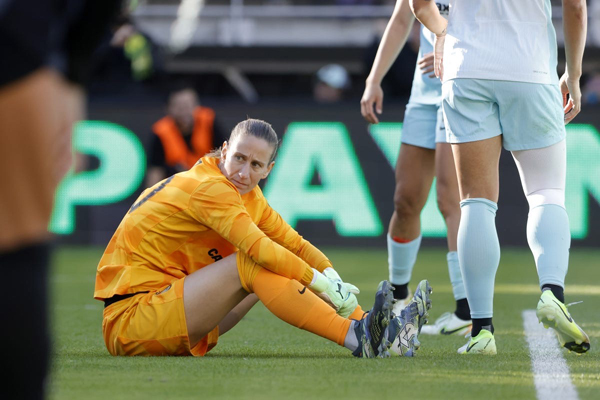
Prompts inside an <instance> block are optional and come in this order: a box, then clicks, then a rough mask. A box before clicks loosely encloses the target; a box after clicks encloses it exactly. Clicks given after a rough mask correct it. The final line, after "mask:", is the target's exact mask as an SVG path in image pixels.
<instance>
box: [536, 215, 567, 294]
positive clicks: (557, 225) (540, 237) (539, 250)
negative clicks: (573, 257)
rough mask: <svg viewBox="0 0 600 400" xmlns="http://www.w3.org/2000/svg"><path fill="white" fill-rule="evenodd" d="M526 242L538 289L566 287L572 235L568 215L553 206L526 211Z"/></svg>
mask: <svg viewBox="0 0 600 400" xmlns="http://www.w3.org/2000/svg"><path fill="white" fill-rule="evenodd" d="M527 242H528V243H529V247H530V248H531V252H532V253H533V257H534V258H535V265H536V267H537V271H538V276H539V279H540V287H542V286H543V285H544V284H550V285H557V286H560V287H562V288H564V287H565V276H566V275H567V269H568V268H569V248H570V247H571V231H570V230H569V217H568V216H567V211H566V210H565V209H564V208H563V207H561V206H558V205H556V204H542V205H541V206H537V207H534V208H532V209H531V210H530V211H529V218H528V219H527Z"/></svg>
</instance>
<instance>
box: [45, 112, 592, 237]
mask: <svg viewBox="0 0 600 400" xmlns="http://www.w3.org/2000/svg"><path fill="white" fill-rule="evenodd" d="M401 133H402V123H380V124H378V125H371V126H370V128H369V135H370V137H371V138H372V140H373V141H374V142H375V144H376V145H377V148H378V149H379V151H380V154H376V155H373V157H381V155H383V157H384V158H385V159H386V160H387V164H386V165H387V167H388V168H392V169H393V168H394V167H395V163H396V157H397V154H398V151H399V149H400V146H401V143H400V140H401ZM567 143H568V155H567V162H568V167H567V186H566V207H567V211H568V212H569V219H570V223H571V234H572V237H573V238H574V239H584V238H586V237H587V235H588V229H589V208H590V204H589V201H590V197H593V198H595V199H597V200H600V158H599V157H598V155H599V154H600V133H599V132H598V130H597V129H596V128H595V127H594V126H592V125H587V124H570V125H568V126H567ZM73 144H74V149H75V150H76V151H78V152H80V153H83V154H88V155H92V156H95V157H97V158H98V160H99V161H100V164H99V167H98V168H97V169H95V170H93V171H84V172H79V173H74V172H71V173H69V174H68V175H67V176H66V177H65V179H64V180H63V181H62V182H61V184H60V186H59V188H58V190H57V194H56V201H55V207H54V212H53V216H52V221H51V223H50V230H51V231H53V232H55V233H61V234H70V233H72V232H73V231H74V229H75V226H76V221H75V212H74V210H75V207H76V206H90V205H98V206H99V205H109V204H113V203H117V202H120V201H122V200H124V199H126V198H128V197H129V196H131V195H132V194H133V193H134V192H135V191H136V190H138V189H139V187H140V184H141V182H142V180H143V177H144V174H145V168H146V161H145V160H146V158H145V153H144V149H143V147H142V145H141V143H140V141H139V139H138V138H137V136H136V135H135V134H134V133H133V132H131V131H130V130H128V129H127V128H125V127H123V126H121V125H118V124H114V123H110V122H102V121H83V122H80V123H79V124H77V125H76V127H75V129H74V132H73ZM390 185H393V182H390ZM432 187H435V184H434V185H432ZM264 192H265V195H266V197H267V199H268V200H269V203H270V204H271V206H273V208H274V209H276V210H277V211H278V212H279V213H280V214H281V215H282V216H283V218H284V219H286V220H287V221H288V222H289V223H290V225H292V226H296V225H297V223H298V221H300V220H308V221H311V220H326V221H332V222H333V224H334V226H335V229H336V232H337V233H338V234H339V235H340V236H342V237H376V236H379V235H382V234H383V232H384V224H385V225H387V222H388V218H389V216H382V215H380V212H379V211H378V210H377V208H376V206H375V203H374V201H373V196H372V193H371V192H370V190H369V187H368V186H367V183H366V180H365V176H364V173H363V170H362V168H361V160H360V159H359V158H358V156H357V154H356V152H355V150H354V146H353V143H352V140H351V135H350V133H349V132H348V129H347V127H346V125H344V124H343V123H341V122H293V123H290V124H289V125H288V127H287V131H286V134H285V137H284V140H283V141H282V145H281V149H280V152H279V155H278V157H277V159H276V165H275V167H274V169H273V171H272V173H271V176H270V177H269V180H268V182H267V184H266V186H265V188H264ZM390 201H391V200H390ZM421 219H422V226H421V229H422V233H423V236H425V237H443V236H444V235H445V231H446V228H445V225H444V221H443V219H442V217H441V214H440V213H439V211H438V209H437V206H436V198H435V190H432V191H431V193H430V196H429V199H428V201H427V204H426V206H425V208H424V210H423V213H422V215H421Z"/></svg>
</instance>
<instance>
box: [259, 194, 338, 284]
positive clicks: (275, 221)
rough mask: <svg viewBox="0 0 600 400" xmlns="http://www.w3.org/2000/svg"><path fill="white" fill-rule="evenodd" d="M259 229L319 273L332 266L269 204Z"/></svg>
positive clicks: (321, 253) (323, 255)
mask: <svg viewBox="0 0 600 400" xmlns="http://www.w3.org/2000/svg"><path fill="white" fill-rule="evenodd" d="M265 202H266V201H265ZM258 227H259V228H260V229H261V230H262V231H263V232H265V234H266V235H267V236H269V237H270V238H271V239H273V240H274V241H275V242H277V243H279V244H280V245H281V246H283V247H285V248H286V249H288V250H289V251H291V252H292V253H294V254H295V255H296V256H298V257H300V258H301V259H302V260H304V261H305V262H306V263H307V264H308V265H310V266H311V267H312V268H314V269H316V270H318V271H319V272H323V271H324V270H325V268H328V267H331V266H332V264H331V261H329V259H328V258H327V257H326V256H325V254H323V252H321V250H319V249H318V248H316V247H315V246H314V245H313V244H311V243H310V242H309V241H308V240H306V239H304V238H303V237H302V236H301V235H300V234H299V233H298V232H296V231H295V230H294V228H292V227H291V226H290V225H289V224H288V223H287V222H286V221H285V220H284V219H283V218H282V217H281V215H279V213H278V212H277V211H275V210H273V209H272V208H271V206H269V205H268V204H267V205H266V208H265V211H264V212H263V216H262V218H261V220H260V222H259V223H258Z"/></svg>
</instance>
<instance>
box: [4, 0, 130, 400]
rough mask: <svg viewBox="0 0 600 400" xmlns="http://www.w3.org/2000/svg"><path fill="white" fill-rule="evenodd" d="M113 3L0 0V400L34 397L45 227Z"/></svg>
mask: <svg viewBox="0 0 600 400" xmlns="http://www.w3.org/2000/svg"><path fill="white" fill-rule="evenodd" d="M120 3H121V2H120V1H116V0H105V1H91V0H90V1H85V0H54V1H50V0H0V57H1V58H2V60H3V62H1V63H0V121H1V123H0V193H1V195H0V268H1V269H2V276H3V279H5V282H6V283H7V284H6V285H5V288H4V290H3V296H5V298H6V299H7V300H8V301H9V302H10V303H9V304H5V305H4V306H3V307H1V311H0V320H1V321H2V323H3V325H2V329H1V330H0V342H1V343H4V344H6V346H4V347H5V350H4V354H3V356H2V365H3V368H2V371H3V372H2V378H1V380H0V398H2V399H42V398H44V397H45V382H46V377H47V369H48V360H49V347H50V344H49V343H50V341H49V333H48V315H47V303H48V296H47V290H48V289H47V276H48V264H49V258H50V250H51V249H50V244H51V237H50V234H49V232H48V230H47V227H48V224H49V221H50V213H51V211H52V206H53V200H54V193H55V189H56V187H57V185H58V183H59V181H60V179H61V178H62V177H63V175H64V174H65V173H66V172H67V170H68V169H69V166H70V163H71V128H72V125H73V122H74V121H76V120H78V119H81V118H82V115H83V109H84V91H83V85H84V82H85V81H86V77H87V74H88V69H89V68H88V66H89V62H88V61H89V59H90V56H91V53H92V51H93V50H94V47H95V45H96V44H97V43H98V40H99V39H100V36H101V34H102V32H103V29H104V27H105V26H106V24H107V23H108V22H109V20H110V19H111V18H112V16H114V15H115V14H116V13H117V12H118V10H119V6H120Z"/></svg>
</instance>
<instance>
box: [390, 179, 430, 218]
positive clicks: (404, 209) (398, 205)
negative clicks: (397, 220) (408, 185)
mask: <svg viewBox="0 0 600 400" xmlns="http://www.w3.org/2000/svg"><path fill="white" fill-rule="evenodd" d="M422 197H423V196H421V194H420V193H416V192H414V191H407V190H403V189H402V188H399V187H398V186H396V191H395V192H394V211H395V212H396V215H398V217H407V218H408V217H414V216H417V217H418V216H419V215H421V211H422V210H423V207H424V206H425V202H426V201H427V197H425V198H424V199H423V198H422Z"/></svg>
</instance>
